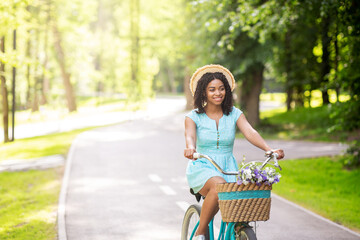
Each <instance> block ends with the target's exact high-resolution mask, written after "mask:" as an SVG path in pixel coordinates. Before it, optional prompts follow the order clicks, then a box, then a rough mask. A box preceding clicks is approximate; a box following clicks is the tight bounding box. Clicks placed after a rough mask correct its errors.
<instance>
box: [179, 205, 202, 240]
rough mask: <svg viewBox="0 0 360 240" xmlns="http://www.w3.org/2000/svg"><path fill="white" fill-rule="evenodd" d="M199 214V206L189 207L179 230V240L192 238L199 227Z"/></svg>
mask: <svg viewBox="0 0 360 240" xmlns="http://www.w3.org/2000/svg"><path fill="white" fill-rule="evenodd" d="M200 212H201V207H200V206H199V205H191V206H190V207H189V208H188V209H187V211H186V213H185V216H184V220H183V224H182V229H181V240H191V239H193V238H194V236H195V232H196V230H197V228H198V226H199V220H200ZM207 235H208V234H207Z"/></svg>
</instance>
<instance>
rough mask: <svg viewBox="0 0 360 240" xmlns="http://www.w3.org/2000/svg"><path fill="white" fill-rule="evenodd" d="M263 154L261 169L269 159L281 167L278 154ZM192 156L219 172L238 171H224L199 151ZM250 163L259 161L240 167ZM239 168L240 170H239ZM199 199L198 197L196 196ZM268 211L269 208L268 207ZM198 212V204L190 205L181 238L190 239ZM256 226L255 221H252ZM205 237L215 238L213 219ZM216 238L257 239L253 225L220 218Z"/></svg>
mask: <svg viewBox="0 0 360 240" xmlns="http://www.w3.org/2000/svg"><path fill="white" fill-rule="evenodd" d="M265 156H266V157H267V159H266V160H265V161H264V162H260V163H261V169H263V168H264V167H265V166H266V165H267V164H269V162H270V161H271V160H274V164H273V165H274V166H275V167H277V168H279V169H280V170H281V167H280V165H279V163H278V161H277V158H278V155H277V154H276V153H273V152H270V153H266V154H265ZM194 158H205V159H207V160H208V161H209V162H210V163H211V164H213V165H214V166H215V168H216V169H218V170H219V171H220V172H221V173H223V174H225V175H238V174H239V172H225V171H224V170H223V169H222V168H221V167H220V166H219V165H218V164H217V163H216V162H215V161H214V160H213V159H211V158H210V157H209V156H207V155H204V154H201V153H194ZM251 163H259V161H252V162H249V163H247V164H245V165H244V166H243V167H242V168H241V169H243V168H245V167H246V166H248V165H249V164H251ZM241 169H240V170H241ZM197 200H198V201H199V199H198V198H197ZM269 211H270V209H269ZM200 212H201V207H200V205H197V204H193V205H191V206H190V207H189V208H188V209H187V211H186V212H185V215H184V220H183V224H182V231H181V240H192V239H193V237H194V236H195V232H196V230H197V228H198V226H199V220H200ZM254 223H255V226H256V221H254ZM207 239H209V240H215V238H214V219H212V220H211V221H210V223H209V227H208V234H207ZM218 240H257V237H256V229H255V231H254V230H253V227H251V226H250V225H249V222H247V221H240V222H225V221H223V220H221V224H220V230H219V236H218Z"/></svg>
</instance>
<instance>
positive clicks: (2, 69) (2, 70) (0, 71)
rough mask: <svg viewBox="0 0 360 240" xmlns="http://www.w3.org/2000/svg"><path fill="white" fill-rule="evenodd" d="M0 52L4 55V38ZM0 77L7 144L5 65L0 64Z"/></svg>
mask: <svg viewBox="0 0 360 240" xmlns="http://www.w3.org/2000/svg"><path fill="white" fill-rule="evenodd" d="M0 48H1V52H2V53H5V37H2V38H1V44H0ZM0 76H1V95H2V112H3V125H4V142H9V141H10V139H9V102H8V91H7V87H6V78H5V64H4V63H3V62H1V64H0Z"/></svg>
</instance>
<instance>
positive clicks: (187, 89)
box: [184, 67, 194, 110]
mask: <svg viewBox="0 0 360 240" xmlns="http://www.w3.org/2000/svg"><path fill="white" fill-rule="evenodd" d="M190 78H191V73H190V69H189V67H185V79H184V93H185V97H186V110H191V109H193V108H194V103H193V101H194V100H193V97H192V95H191V91H190V87H189V84H190Z"/></svg>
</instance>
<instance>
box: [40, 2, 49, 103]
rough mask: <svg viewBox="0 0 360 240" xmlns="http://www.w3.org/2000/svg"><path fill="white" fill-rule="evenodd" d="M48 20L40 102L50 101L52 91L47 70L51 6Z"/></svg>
mask: <svg viewBox="0 0 360 240" xmlns="http://www.w3.org/2000/svg"><path fill="white" fill-rule="evenodd" d="M46 14H47V22H46V28H45V35H44V54H45V56H44V62H43V71H42V75H41V99H40V104H46V103H48V99H47V96H48V93H49V91H50V81H49V78H48V77H47V76H46V70H47V67H48V66H47V65H48V42H49V22H50V6H49V9H48V11H47V13H46Z"/></svg>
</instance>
